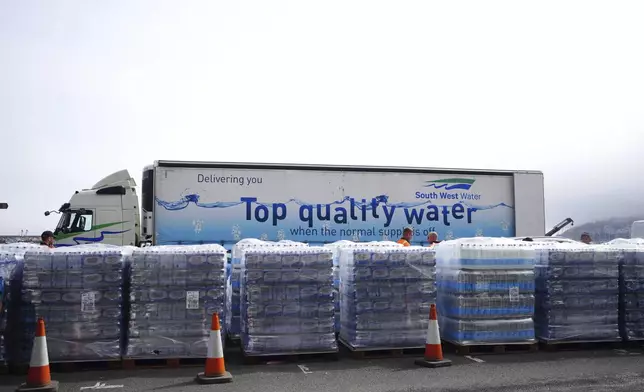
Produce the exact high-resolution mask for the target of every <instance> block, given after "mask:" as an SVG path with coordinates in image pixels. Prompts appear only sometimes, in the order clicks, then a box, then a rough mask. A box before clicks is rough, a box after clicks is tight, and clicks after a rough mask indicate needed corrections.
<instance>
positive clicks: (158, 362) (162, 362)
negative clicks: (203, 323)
mask: <svg viewBox="0 0 644 392" xmlns="http://www.w3.org/2000/svg"><path fill="white" fill-rule="evenodd" d="M121 362H122V366H123V369H127V370H133V369H155V368H180V367H192V366H204V364H205V362H206V358H123V360H122V361H121Z"/></svg>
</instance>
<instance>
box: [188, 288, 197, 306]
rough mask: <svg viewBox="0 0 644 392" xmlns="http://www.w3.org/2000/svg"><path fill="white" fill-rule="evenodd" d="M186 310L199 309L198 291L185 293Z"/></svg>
mask: <svg viewBox="0 0 644 392" xmlns="http://www.w3.org/2000/svg"><path fill="white" fill-rule="evenodd" d="M186 309H199V292H198V291H186Z"/></svg>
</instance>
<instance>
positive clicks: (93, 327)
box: [19, 245, 129, 362]
mask: <svg viewBox="0 0 644 392" xmlns="http://www.w3.org/2000/svg"><path fill="white" fill-rule="evenodd" d="M128 257H129V252H128V250H127V249H125V248H120V247H114V246H107V245H103V246H100V245H98V246H97V245H95V246H91V247H82V246H78V247H65V248H57V249H48V248H44V247H41V248H39V249H34V250H30V251H27V252H26V253H25V256H24V272H23V277H22V292H21V294H22V295H21V298H20V301H19V304H20V305H19V306H20V311H21V312H20V315H21V321H22V326H23V328H22V334H21V335H22V336H20V338H21V340H22V342H23V350H22V358H20V360H22V361H24V360H25V359H28V356H26V355H25V354H27V353H28V352H29V347H30V346H31V344H32V342H33V335H34V328H35V323H36V318H37V317H39V316H40V317H43V318H44V320H45V323H46V328H47V347H48V350H49V360H50V361H51V362H63V361H81V360H105V359H118V358H120V357H121V354H122V351H121V347H122V345H123V338H124V336H125V334H124V325H123V320H124V318H123V316H124V313H123V310H124V308H123V290H124V279H123V276H124V269H125V267H126V265H127V259H128ZM24 349H26V350H24ZM25 351H26V352H25Z"/></svg>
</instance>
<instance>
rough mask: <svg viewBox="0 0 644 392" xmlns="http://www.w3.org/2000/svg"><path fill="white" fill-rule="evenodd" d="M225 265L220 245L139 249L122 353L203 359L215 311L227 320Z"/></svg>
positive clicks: (135, 254)
mask: <svg viewBox="0 0 644 392" xmlns="http://www.w3.org/2000/svg"><path fill="white" fill-rule="evenodd" d="M225 264H226V249H224V248H223V247H222V246H219V245H168V246H152V247H146V248H139V249H136V250H135V251H134V252H133V254H132V266H131V273H130V275H131V278H130V279H131V283H130V320H129V326H128V343H127V349H126V353H125V355H124V356H125V357H127V358H133V359H136V358H140V359H147V358H200V357H205V356H206V354H207V349H208V347H207V342H208V338H209V336H210V328H211V318H212V314H213V313H215V312H216V313H218V314H219V315H220V317H221V318H222V319H224V315H223V314H224V301H225V268H226V265H225ZM224 321H225V320H224ZM222 336H224V334H222ZM222 344H223V341H222Z"/></svg>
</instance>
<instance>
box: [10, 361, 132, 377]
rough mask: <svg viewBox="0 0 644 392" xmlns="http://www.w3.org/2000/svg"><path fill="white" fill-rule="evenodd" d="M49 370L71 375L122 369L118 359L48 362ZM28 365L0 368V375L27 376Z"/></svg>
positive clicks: (11, 365) (21, 364)
mask: <svg viewBox="0 0 644 392" xmlns="http://www.w3.org/2000/svg"><path fill="white" fill-rule="evenodd" d="M49 369H50V370H51V371H52V372H54V373H71V372H81V371H93V370H115V369H122V362H121V360H120V359H113V360H105V361H64V362H50V363H49ZM27 370H29V364H27V363H18V364H15V363H12V364H8V365H6V366H5V367H4V368H0V374H3V373H2V372H5V373H4V374H18V375H24V374H27Z"/></svg>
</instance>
